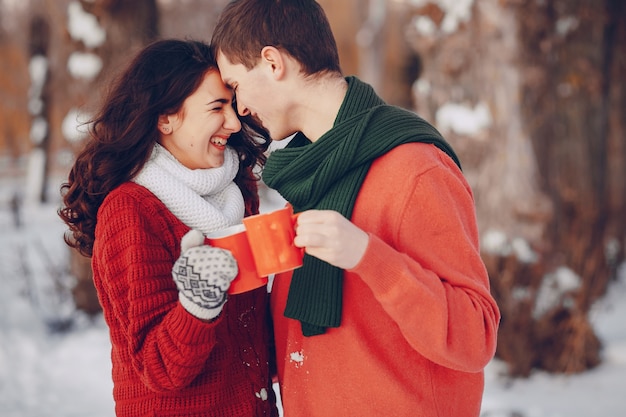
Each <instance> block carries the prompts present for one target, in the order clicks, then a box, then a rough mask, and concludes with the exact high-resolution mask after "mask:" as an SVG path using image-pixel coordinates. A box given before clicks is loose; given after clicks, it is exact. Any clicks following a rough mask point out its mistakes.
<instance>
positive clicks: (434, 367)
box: [271, 143, 500, 417]
mask: <svg viewBox="0 0 626 417" xmlns="http://www.w3.org/2000/svg"><path fill="white" fill-rule="evenodd" d="M352 221H353V222H354V223H355V224H356V225H357V226H359V227H361V228H362V229H364V230H365V231H367V232H368V233H369V236H370V242H369V246H368V248H367V250H366V253H365V255H364V257H363V259H362V261H361V262H360V264H359V265H357V266H356V267H355V268H354V269H353V270H350V271H346V273H345V275H344V287H343V288H344V292H343V313H342V321H341V326H340V327H338V328H331V329H328V330H327V332H326V333H325V334H323V335H319V336H312V337H304V336H302V331H301V329H300V323H299V322H298V321H296V320H292V319H287V318H285V317H284V316H283V311H284V308H285V303H286V298H287V292H288V289H289V283H290V281H291V273H286V274H281V275H279V276H277V277H276V278H275V279H274V283H273V288H272V295H271V303H272V315H273V318H274V331H275V341H276V349H277V358H278V376H279V382H280V385H281V396H282V401H283V409H284V411H285V415H286V416H288V417H304V416H306V417H345V416H393V417H403V416H407V417H409V416H410V417H436V416H437V417H476V416H478V415H479V411H480V404H481V397H482V393H483V368H484V366H485V365H486V364H487V363H488V362H489V360H490V359H491V358H492V356H493V354H494V352H495V347H496V334H497V328H498V322H499V319H500V315H499V311H498V307H497V306H496V303H495V302H494V300H493V298H492V297H491V295H490V292H489V281H488V277H487V272H486V270H485V267H484V264H483V262H482V261H481V258H480V255H479V247H478V231H477V227H476V220H475V212H474V206H473V197H472V192H471V190H470V187H469V186H468V184H467V182H466V181H465V179H464V178H463V175H462V174H461V172H460V171H459V169H458V168H457V167H456V166H455V165H454V163H453V162H452V160H451V159H450V158H449V157H448V156H446V155H445V154H443V153H442V152H440V151H439V150H438V149H437V148H435V147H434V146H432V145H427V144H422V143H412V144H406V145H402V146H399V147H397V148H395V149H394V150H392V151H391V152H389V153H388V154H386V155H384V156H383V157H381V158H379V159H378V160H376V161H375V162H374V163H373V165H372V167H371V169H370V171H369V173H368V175H367V177H366V179H365V181H364V183H363V186H362V188H361V191H360V193H359V195H358V197H357V200H356V204H355V207H354V212H353V216H352Z"/></svg>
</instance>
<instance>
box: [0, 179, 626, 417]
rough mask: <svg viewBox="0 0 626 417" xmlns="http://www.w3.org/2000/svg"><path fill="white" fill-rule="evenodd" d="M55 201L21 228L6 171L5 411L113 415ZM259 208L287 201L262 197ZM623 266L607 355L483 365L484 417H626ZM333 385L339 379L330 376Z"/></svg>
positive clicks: (14, 182)
mask: <svg viewBox="0 0 626 417" xmlns="http://www.w3.org/2000/svg"><path fill="white" fill-rule="evenodd" d="M59 183H60V180H59V181H58V182H52V184H51V185H50V186H49V192H50V201H51V203H48V204H45V205H41V204H29V203H28V202H27V201H25V202H24V204H23V206H22V209H21V212H20V222H21V225H20V226H19V227H17V226H16V225H15V223H16V221H15V220H16V218H15V211H14V210H13V209H12V207H13V206H12V201H13V198H14V196H15V195H20V194H21V193H22V192H23V190H24V189H25V188H27V187H28V185H27V184H26V180H24V181H22V180H20V179H17V178H7V177H0V190H1V191H0V230H2V233H1V235H0V285H1V286H2V290H1V291H0V416H2V417H86V416H89V417H111V416H113V415H114V404H113V399H112V394H111V390H112V382H111V376H110V375H111V361H110V357H109V353H110V344H109V336H108V330H107V327H106V325H105V323H104V321H103V319H102V316H101V315H99V316H97V317H96V318H95V319H90V318H88V317H87V316H85V315H83V314H81V313H80V312H76V311H75V309H74V306H73V304H72V298H71V294H70V292H69V289H70V288H71V285H72V277H71V276H70V275H69V273H68V271H67V264H68V260H69V252H68V248H67V247H66V246H65V244H64V242H63V240H62V236H63V233H64V231H65V227H64V224H63V223H62V222H61V220H60V219H59V218H58V217H57V215H56V210H57V208H58V205H59V202H60V198H59V197H58V186H59ZM263 196H264V198H263V205H262V210H263V211H267V210H271V209H273V208H275V207H277V206H278V205H280V204H282V202H281V201H280V197H277V196H276V195H274V194H272V193H264V194H263ZM625 299H626V268H622V270H621V273H620V278H619V279H618V280H617V281H616V282H614V283H613V284H612V286H611V287H610V289H609V291H608V293H607V295H606V296H605V297H604V298H603V299H601V300H600V301H599V302H598V303H597V304H596V305H595V306H594V308H593V309H592V311H591V321H592V323H593V325H594V327H595V329H596V332H597V334H598V336H599V337H600V338H601V340H602V342H603V344H604V349H603V362H602V364H601V365H599V366H598V367H596V368H594V369H592V370H589V371H587V372H585V373H582V374H577V375H553V374H547V373H545V372H535V373H533V374H532V375H531V376H530V377H529V378H527V379H512V378H509V377H507V376H506V365H505V364H504V363H503V362H501V361H499V360H495V359H494V360H493V361H492V362H491V363H490V364H489V365H488V367H487V370H486V386H485V395H484V400H483V407H482V417H565V416H567V417H624V416H626V396H625V395H624V393H625V391H624V387H625V386H626V320H625V319H626V303H624V300H625ZM329 383H332V381H329Z"/></svg>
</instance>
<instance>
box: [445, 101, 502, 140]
mask: <svg viewBox="0 0 626 417" xmlns="http://www.w3.org/2000/svg"><path fill="white" fill-rule="evenodd" d="M435 120H436V124H437V128H438V129H439V130H440V131H441V133H443V134H444V135H445V134H446V133H448V132H450V131H453V132H456V133H458V134H459V135H467V136H476V135H478V134H479V133H480V132H481V131H483V130H484V129H486V128H488V127H489V126H491V122H492V119H491V112H490V111H489V107H488V106H487V104H486V103H484V102H480V103H478V104H476V106H474V108H472V107H470V106H468V105H464V104H459V103H445V104H444V105H442V106H441V107H439V109H438V110H437V113H436V114H435Z"/></svg>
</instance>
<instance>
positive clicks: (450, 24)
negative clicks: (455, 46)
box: [409, 0, 474, 35]
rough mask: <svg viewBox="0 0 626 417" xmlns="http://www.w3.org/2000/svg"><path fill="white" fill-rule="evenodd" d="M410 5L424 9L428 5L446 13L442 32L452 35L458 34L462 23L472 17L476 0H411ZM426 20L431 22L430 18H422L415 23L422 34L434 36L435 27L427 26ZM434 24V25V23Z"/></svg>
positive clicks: (442, 23)
mask: <svg viewBox="0 0 626 417" xmlns="http://www.w3.org/2000/svg"><path fill="white" fill-rule="evenodd" d="M409 3H410V4H411V5H412V6H415V7H423V6H427V5H428V4H435V5H437V6H438V7H439V9H441V11H442V12H443V13H444V17H443V20H442V22H441V30H442V32H444V33H446V34H450V33H453V32H456V30H457V29H458V28H459V25H460V24H461V23H462V22H467V21H468V20H469V19H470V18H471V17H472V5H473V4H474V0H409ZM425 19H428V20H430V18H426V17H422V18H420V19H417V20H416V21H415V22H414V23H415V24H416V26H417V29H418V31H420V33H422V34H425V35H432V32H433V27H432V26H431V25H430V24H427V23H426V22H425ZM431 22H432V20H431ZM432 24H433V25H434V22H432Z"/></svg>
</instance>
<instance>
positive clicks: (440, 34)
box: [409, 0, 626, 375]
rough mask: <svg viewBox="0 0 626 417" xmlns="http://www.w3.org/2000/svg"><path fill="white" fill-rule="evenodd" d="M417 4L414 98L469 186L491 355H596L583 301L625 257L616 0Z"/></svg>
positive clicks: (621, 49)
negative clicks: (494, 348)
mask: <svg viewBox="0 0 626 417" xmlns="http://www.w3.org/2000/svg"><path fill="white" fill-rule="evenodd" d="M420 3H421V5H420ZM470 3H471V2H470ZM412 4H413V5H414V7H413V8H412V11H411V13H412V15H413V18H412V24H411V25H410V27H409V37H410V39H411V40H412V45H413V47H414V49H415V50H416V51H417V52H418V53H419V55H420V60H421V62H422V64H423V73H422V76H421V78H420V79H419V80H418V81H417V83H416V88H415V91H416V92H417V95H416V98H417V101H416V103H417V110H418V112H419V113H421V114H422V115H423V116H424V117H426V118H427V119H431V120H433V121H435V123H436V125H437V126H438V128H439V129H440V130H442V131H443V133H444V134H445V135H446V137H447V138H448V139H449V140H450V141H451V142H452V144H453V145H454V146H455V147H456V148H457V150H458V151H459V154H460V156H461V160H462V162H463V166H464V171H465V174H466V176H467V178H468V180H469V181H470V184H471V185H472V188H473V190H474V193H475V197H476V204H477V211H478V218H479V226H480V230H481V231H482V237H483V242H482V249H483V258H484V259H485V262H486V264H487V267H488V270H489V274H490V278H491V283H492V290H493V293H494V295H495V296H496V298H497V300H498V303H499V305H500V307H501V309H502V323H501V329H500V334H499V343H498V353H497V354H498V356H500V357H501V358H502V359H504V360H505V361H506V362H508V363H509V365H510V371H511V373H512V374H514V375H528V374H529V373H530V371H531V369H532V368H535V367H536V368H541V369H545V370H548V371H551V372H564V373H572V372H581V371H583V370H585V369H588V368H590V367H592V366H595V365H596V364H598V363H599V361H600V356H599V351H600V348H601V343H600V341H599V340H598V338H597V337H596V335H595V333H594V331H593V328H592V327H591V325H590V324H589V320H588V312H589V309H590V307H591V305H592V303H593V302H594V301H596V300H597V299H598V298H599V297H600V296H601V295H603V294H604V292H605V291H606V289H607V285H608V283H609V282H610V280H611V279H612V277H614V276H615V272H616V267H617V266H618V265H620V264H621V263H622V262H623V261H624V237H625V234H624V232H625V222H626V218H625V217H624V215H623V213H624V212H626V205H625V200H626V186H625V182H624V178H625V174H626V158H625V156H626V153H625V145H626V144H625V138H624V131H625V130H626V129H625V128H626V126H625V123H626V102H625V97H626V95H625V92H626V90H625V87H624V81H625V79H626V9H625V5H624V2H622V1H619V0H603V1H600V2H598V1H596V0H546V1H543V2H536V1H532V0H505V1H501V0H476V1H474V2H473V4H471V9H469V10H467V13H465V14H461V13H459V8H457V9H454V10H453V9H448V8H447V6H446V5H447V3H445V2H436V1H435V2H425V1H424V2H420V1H413V2H412ZM415 5H417V6H415Z"/></svg>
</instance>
